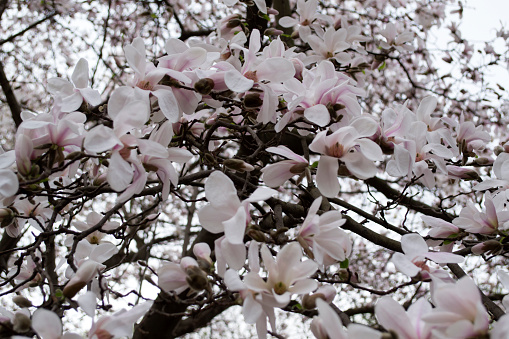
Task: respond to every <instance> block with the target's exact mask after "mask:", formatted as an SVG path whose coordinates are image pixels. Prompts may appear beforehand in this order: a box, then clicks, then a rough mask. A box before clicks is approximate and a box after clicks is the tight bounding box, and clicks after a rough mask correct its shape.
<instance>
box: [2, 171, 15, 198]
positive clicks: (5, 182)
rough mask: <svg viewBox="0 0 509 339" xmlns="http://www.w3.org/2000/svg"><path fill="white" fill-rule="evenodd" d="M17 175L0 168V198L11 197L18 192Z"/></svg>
mask: <svg viewBox="0 0 509 339" xmlns="http://www.w3.org/2000/svg"><path fill="white" fill-rule="evenodd" d="M18 188H19V182H18V176H17V175H16V174H14V172H13V171H11V170H9V169H0V196H1V197H2V198H8V197H12V196H13V195H14V194H16V192H18Z"/></svg>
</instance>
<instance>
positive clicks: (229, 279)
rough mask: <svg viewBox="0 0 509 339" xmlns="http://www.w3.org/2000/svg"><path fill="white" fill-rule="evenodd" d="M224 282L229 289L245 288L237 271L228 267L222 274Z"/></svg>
mask: <svg viewBox="0 0 509 339" xmlns="http://www.w3.org/2000/svg"><path fill="white" fill-rule="evenodd" d="M223 280H224V283H225V285H226V287H227V288H228V289H229V290H230V291H236V292H237V291H242V290H245V289H246V285H244V283H243V282H242V280H240V277H239V274H238V273H237V271H235V270H232V269H229V270H228V271H226V273H225V274H224V279H223Z"/></svg>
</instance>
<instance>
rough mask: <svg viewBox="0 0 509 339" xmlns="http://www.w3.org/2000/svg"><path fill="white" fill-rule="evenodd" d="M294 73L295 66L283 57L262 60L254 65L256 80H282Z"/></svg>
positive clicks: (289, 77)
mask: <svg viewBox="0 0 509 339" xmlns="http://www.w3.org/2000/svg"><path fill="white" fill-rule="evenodd" d="M294 75H295V67H293V63H292V62H291V61H290V60H287V59H284V58H279V57H276V58H270V59H265V60H264V61H262V62H261V63H260V64H259V65H258V66H256V77H257V78H258V80H260V81H261V80H268V81H270V82H283V81H285V80H288V79H291V78H292V77H293V76H294Z"/></svg>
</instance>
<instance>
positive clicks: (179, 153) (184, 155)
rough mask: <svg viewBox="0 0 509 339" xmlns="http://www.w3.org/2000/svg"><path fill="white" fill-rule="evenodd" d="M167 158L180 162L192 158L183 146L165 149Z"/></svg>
mask: <svg viewBox="0 0 509 339" xmlns="http://www.w3.org/2000/svg"><path fill="white" fill-rule="evenodd" d="M167 152H168V159H170V160H171V161H173V162H176V163H179V164H182V163H185V162H188V161H189V160H191V159H192V158H193V154H192V153H191V152H189V151H188V150H186V149H184V148H178V147H172V148H169V149H167Z"/></svg>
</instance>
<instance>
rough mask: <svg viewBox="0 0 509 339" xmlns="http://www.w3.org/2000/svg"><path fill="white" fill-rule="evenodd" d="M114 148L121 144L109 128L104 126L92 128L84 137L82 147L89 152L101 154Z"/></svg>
mask: <svg viewBox="0 0 509 339" xmlns="http://www.w3.org/2000/svg"><path fill="white" fill-rule="evenodd" d="M115 146H122V142H121V141H120V139H119V138H117V136H116V135H115V133H114V132H113V130H112V129H111V128H108V127H106V126H104V125H98V126H96V127H94V128H93V129H91V130H90V131H89V132H88V133H87V135H86V136H85V142H84V147H85V150H87V151H89V152H94V153H101V152H105V151H108V150H111V149H113V147H115Z"/></svg>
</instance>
